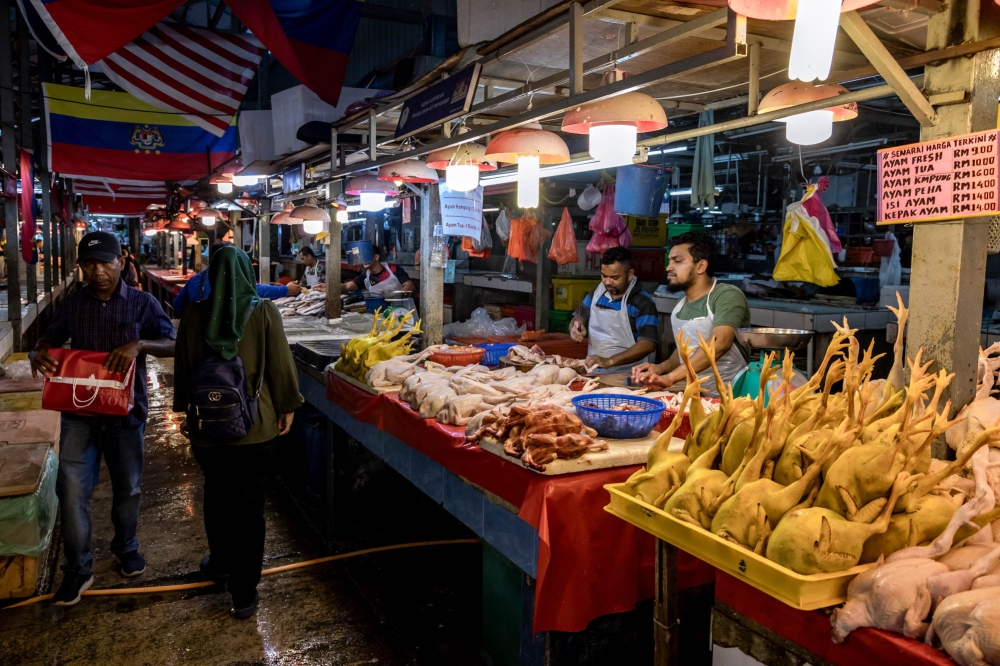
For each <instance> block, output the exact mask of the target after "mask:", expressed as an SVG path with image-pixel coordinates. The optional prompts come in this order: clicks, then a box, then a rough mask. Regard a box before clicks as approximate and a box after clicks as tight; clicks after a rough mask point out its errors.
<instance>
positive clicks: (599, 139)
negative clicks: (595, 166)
mask: <svg viewBox="0 0 1000 666" xmlns="http://www.w3.org/2000/svg"><path fill="white" fill-rule="evenodd" d="M636 133H637V130H636V127H635V125H594V126H592V127H591V128H590V156H591V157H593V158H594V159H595V160H600V161H601V162H603V163H605V164H607V165H609V166H618V165H619V164H631V163H632V156H633V155H635V143H636Z"/></svg>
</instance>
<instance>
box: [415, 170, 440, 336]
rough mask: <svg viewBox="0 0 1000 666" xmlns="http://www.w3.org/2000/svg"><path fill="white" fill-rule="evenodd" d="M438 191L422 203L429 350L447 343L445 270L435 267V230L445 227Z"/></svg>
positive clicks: (423, 307) (431, 189)
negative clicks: (438, 226) (436, 227)
mask: <svg viewBox="0 0 1000 666" xmlns="http://www.w3.org/2000/svg"><path fill="white" fill-rule="evenodd" d="M438 187H439V186H438V185H437V184H433V185H429V186H428V188H427V194H426V195H424V196H423V197H421V199H420V249H421V252H420V318H421V319H422V320H423V330H424V345H425V346H430V345H439V344H441V343H442V342H443V340H444V333H443V330H442V327H443V326H444V323H443V319H444V269H443V268H433V267H432V266H431V253H432V248H433V247H434V226H435V225H437V224H441V193H440V190H439V189H438Z"/></svg>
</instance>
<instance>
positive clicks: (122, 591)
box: [4, 539, 479, 610]
mask: <svg viewBox="0 0 1000 666" xmlns="http://www.w3.org/2000/svg"><path fill="white" fill-rule="evenodd" d="M473 543H479V539H446V540H440V541H417V542H415V543H401V544H394V545H391V546H378V547H376V548H365V549H364V550H355V551H353V552H350V553H341V554H340V555H329V556H327V557H320V558H317V559H315V560H306V561H305V562H295V563H293V564H286V565H284V566H280V567H274V568H272V569H265V570H264V571H261V572H260V573H261V575H262V576H268V575H271V574H276V573H282V572H284V571H292V570H294V569H302V568H304V567H310V566H314V565H316V564H325V563H326V562H335V561H337V560H346V559H349V558H352V557H360V556H361V555H371V554H373V553H384V552H387V551H392V550H404V549H407V548H424V547H427V546H458V545H463V544H473ZM213 585H216V583H215V581H211V580H204V581H199V582H197V583H181V584H178V585H158V586H153V587H125V588H113V589H105V590H87V591H86V592H84V593H83V596H85V597H104V596H117V595H128V594H153V593H162V592H183V591H186V590H197V589H200V588H203V587H211V586H213ZM53 596H54V595H52V594H41V595H39V596H37V597H31V598H30V599H25V600H24V601H19V602H18V603H16V604H11V605H10V606H6V607H5V609H4V610H7V609H11V608H20V607H22V606H30V605H32V604H37V603H39V602H42V601H48V600H49V599H51V598H52V597H53Z"/></svg>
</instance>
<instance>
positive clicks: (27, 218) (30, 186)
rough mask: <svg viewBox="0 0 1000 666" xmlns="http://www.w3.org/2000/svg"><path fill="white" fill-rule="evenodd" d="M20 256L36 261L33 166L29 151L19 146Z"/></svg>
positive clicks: (27, 260) (29, 261)
mask: <svg viewBox="0 0 1000 666" xmlns="http://www.w3.org/2000/svg"><path fill="white" fill-rule="evenodd" d="M20 152H21V200H20V202H19V203H18V206H19V207H20V209H21V256H22V257H23V258H24V260H25V261H26V262H27V263H29V264H34V263H37V262H38V257H36V256H35V167H34V166H33V165H32V164H31V155H32V153H31V151H30V150H27V149H26V148H21V149H20Z"/></svg>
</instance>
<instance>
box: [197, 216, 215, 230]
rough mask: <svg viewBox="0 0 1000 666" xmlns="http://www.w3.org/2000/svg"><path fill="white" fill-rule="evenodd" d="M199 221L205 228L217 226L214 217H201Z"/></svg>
mask: <svg viewBox="0 0 1000 666" xmlns="http://www.w3.org/2000/svg"><path fill="white" fill-rule="evenodd" d="M198 221H199V222H201V226H203V227H214V226H215V218H214V217H201V216H199V217H198Z"/></svg>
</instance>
